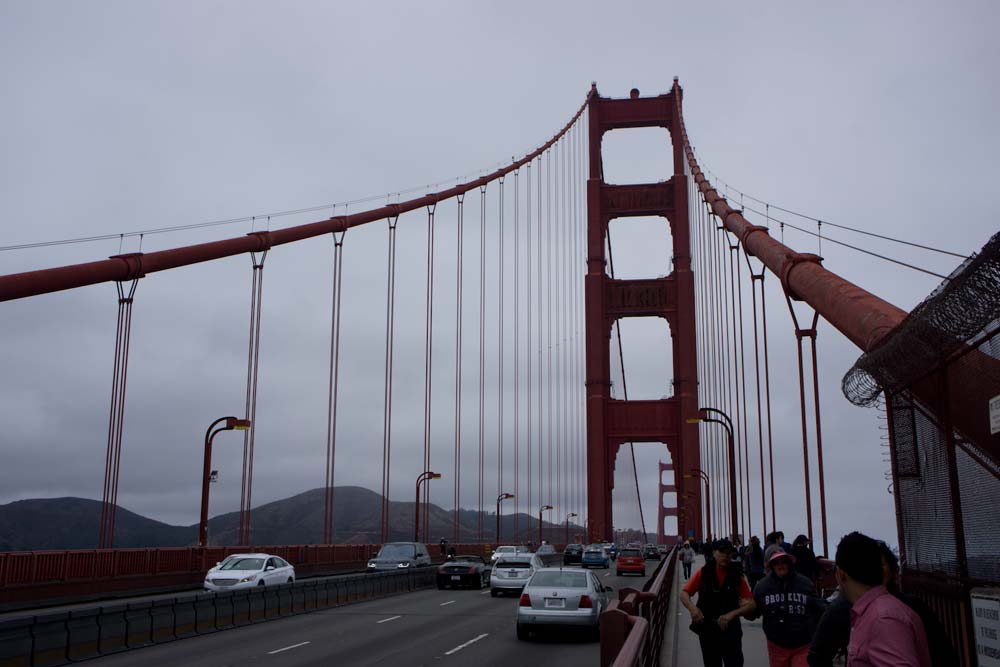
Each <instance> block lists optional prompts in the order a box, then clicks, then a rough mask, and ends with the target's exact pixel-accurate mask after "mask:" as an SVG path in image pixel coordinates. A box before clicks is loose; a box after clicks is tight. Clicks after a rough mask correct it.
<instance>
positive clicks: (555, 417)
mask: <svg viewBox="0 0 1000 667" xmlns="http://www.w3.org/2000/svg"><path fill="white" fill-rule="evenodd" d="M561 148H562V142H561V141H560V142H557V143H556V145H555V146H553V147H552V153H553V155H554V156H555V161H556V167H555V174H554V178H553V183H552V185H553V188H554V191H555V197H554V206H553V209H554V215H553V217H552V220H551V225H552V232H551V236H550V237H549V238H550V239H551V241H550V243H552V247H551V252H552V253H553V255H554V257H552V266H553V268H552V276H553V279H554V281H555V283H554V284H550V285H549V288H550V289H551V290H552V296H551V298H552V299H553V300H554V301H555V306H554V307H550V309H549V310H550V311H555V314H554V316H553V317H554V319H555V325H554V335H553V336H552V339H551V341H552V342H551V344H550V346H549V354H550V355H552V357H553V358H551V359H550V360H549V364H550V367H553V368H554V369H555V371H554V373H551V374H550V378H549V380H550V382H552V383H553V385H552V387H551V389H550V390H549V396H550V401H554V403H552V404H550V405H549V410H550V411H551V413H552V421H553V426H552V431H553V433H554V437H553V441H552V444H553V445H554V447H553V448H554V449H555V467H554V469H553V471H554V473H555V502H554V503H552V504H553V505H554V506H555V508H556V509H555V510H554V511H555V512H562V510H563V499H562V492H563V488H562V474H561V473H562V434H561V433H560V432H559V420H560V412H559V333H560V323H559V312H560V311H561V309H562V289H561V285H560V282H561V276H560V270H561V265H560V260H561V254H562V253H560V251H559V249H558V248H557V247H556V244H559V243H560V241H561V239H560V238H559V232H560V229H559V228H560V222H559V221H560V219H561V217H562V187H561V184H562V173H563V160H562V150H561Z"/></svg>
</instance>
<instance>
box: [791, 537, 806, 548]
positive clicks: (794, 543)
mask: <svg viewBox="0 0 1000 667" xmlns="http://www.w3.org/2000/svg"><path fill="white" fill-rule="evenodd" d="M808 543H809V538H808V537H806V536H805V535H799V536H798V537H796V538H795V539H794V540H792V546H793V547H798V546H805V545H806V544H808Z"/></svg>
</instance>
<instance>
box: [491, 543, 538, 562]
mask: <svg viewBox="0 0 1000 667" xmlns="http://www.w3.org/2000/svg"><path fill="white" fill-rule="evenodd" d="M530 554H531V549H529V548H528V547H526V546H523V545H520V544H519V545H517V546H514V545H512V544H505V545H504V546H500V547H497V548H496V549H494V550H493V555H492V556H490V563H496V562H497V561H498V560H499V559H501V558H503V557H504V556H514V555H530Z"/></svg>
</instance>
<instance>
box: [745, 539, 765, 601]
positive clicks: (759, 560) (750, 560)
mask: <svg viewBox="0 0 1000 667" xmlns="http://www.w3.org/2000/svg"><path fill="white" fill-rule="evenodd" d="M743 571H744V572H745V573H746V575H747V579H749V581H750V590H753V589H755V588H756V587H757V582H759V581H760V580H761V579H763V578H764V574H765V573H764V550H763V549H762V548H761V546H760V538H758V537H757V536H756V535H754V536H753V537H751V538H750V544H749V545H748V546H747V548H746V556H745V557H744V558H743Z"/></svg>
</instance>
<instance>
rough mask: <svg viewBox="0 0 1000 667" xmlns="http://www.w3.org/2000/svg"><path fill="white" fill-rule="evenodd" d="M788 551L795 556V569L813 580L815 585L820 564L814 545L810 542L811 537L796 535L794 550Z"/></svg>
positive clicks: (793, 544) (793, 543)
mask: <svg viewBox="0 0 1000 667" xmlns="http://www.w3.org/2000/svg"><path fill="white" fill-rule="evenodd" d="M788 553H790V554H791V555H792V556H794V557H795V571H796V572H798V573H799V574H801V575H802V576H803V577H805V578H806V579H808V580H809V581H811V582H813V586H815V585H816V575H817V574H818V571H819V565H818V563H817V562H816V554H815V553H813V550H812V545H810V544H809V538H808V537H806V536H805V535H799V536H798V537H796V538H795V540H794V541H793V542H792V550H791V551H789V552H788Z"/></svg>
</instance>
